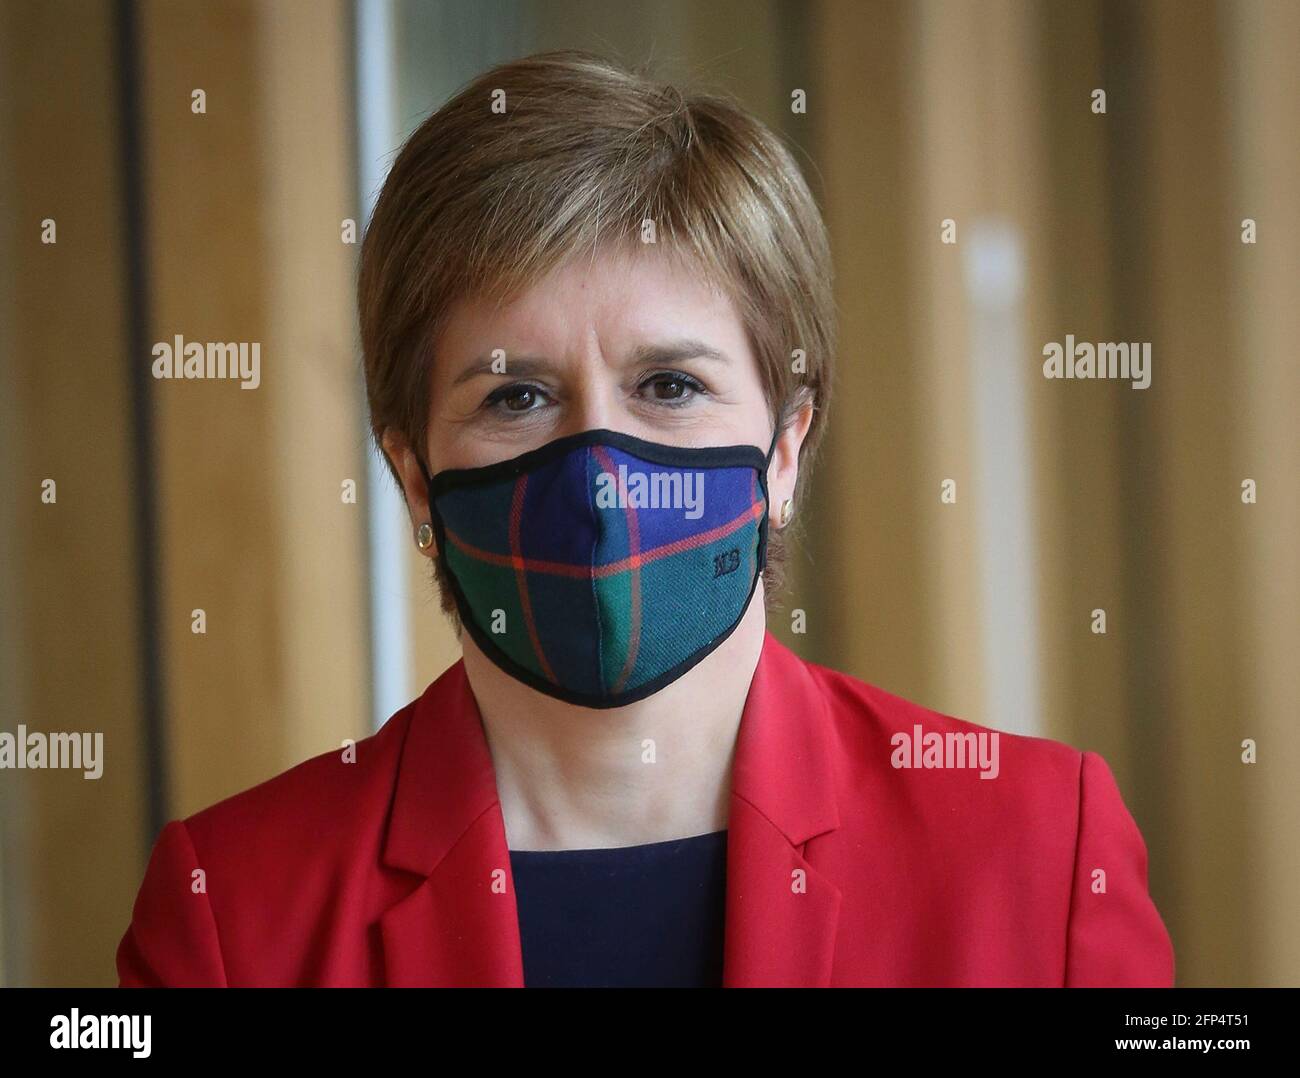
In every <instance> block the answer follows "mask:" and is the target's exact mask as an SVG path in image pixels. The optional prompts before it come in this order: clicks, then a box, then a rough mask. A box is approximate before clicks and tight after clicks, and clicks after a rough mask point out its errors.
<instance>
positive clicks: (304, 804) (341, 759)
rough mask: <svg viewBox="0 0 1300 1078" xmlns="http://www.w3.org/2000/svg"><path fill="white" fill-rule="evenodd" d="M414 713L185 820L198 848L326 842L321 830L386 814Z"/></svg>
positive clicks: (405, 713)
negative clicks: (306, 838)
mask: <svg viewBox="0 0 1300 1078" xmlns="http://www.w3.org/2000/svg"><path fill="white" fill-rule="evenodd" d="M414 706H415V704H414V702H413V703H410V704H407V705H406V706H405V707H403V708H402V709H401V710H400V711H398V712H396V713H394V714H393V715H392V717H391V718H389V719H388V720H387V721H386V722H385V723H384V725H383V726H382V727H380V728H379V729H378V730H377V731H375V732H374V733H373V734H370V735H369V736H367V737H364V738H361V739H360V740H357V741H356V742H354V743H351V744H343V745H340V746H339V747H338V748H337V749H330V750H329V751H327V752H322V753H319V754H318V755H316V756H313V757H311V758H309V759H307V760H303V761H302V762H301V763H299V764H295V765H294V766H293V767H290V768H288V769H287V770H285V771H282V772H280V773H279V774H278V775H274V776H272V777H271V778H269V779H266V780H264V781H263V782H259V783H258V784H257V785H255V786H251V787H249V788H248V789H245V790H241V791H240V792H239V793H236V794H232V795H231V796H229V797H226V798H223V799H222V800H220V801H217V802H215V803H214V804H212V805H209V806H208V807H206V808H204V809H201V810H199V811H198V812H195V813H193V814H192V815H190V816H187V817H185V818H184V823H185V826H186V829H187V830H188V831H189V833H190V835H191V836H193V840H194V843H195V846H196V847H201V848H202V847H208V848H210V847H211V846H212V845H216V844H220V843H222V842H223V841H224V840H225V838H226V836H229V837H230V838H232V839H234V838H237V839H238V842H239V844H240V845H241V846H243V847H245V848H246V847H247V844H248V843H249V842H256V841H258V839H259V838H278V837H279V836H281V835H283V836H285V837H289V838H292V837H294V836H298V837H301V836H303V835H304V834H310V835H312V836H313V837H321V832H322V829H324V830H329V829H332V828H333V827H335V826H339V825H344V824H346V823H347V822H348V821H350V820H352V821H354V820H357V819H358V818H359V817H363V816H365V815H366V814H367V813H368V812H369V811H370V810H372V809H373V810H382V809H383V808H385V807H386V805H387V800H388V797H389V795H390V794H391V792H392V783H393V781H394V776H395V773H396V768H397V763H398V760H399V759H400V758H401V749H402V744H403V742H404V741H405V737H406V731H407V729H408V727H409V724H410V721H411V714H412V711H413V708H414ZM304 829H306V830H304ZM313 845H314V843H313Z"/></svg>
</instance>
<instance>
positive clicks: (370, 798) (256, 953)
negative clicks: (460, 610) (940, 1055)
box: [117, 633, 1174, 986]
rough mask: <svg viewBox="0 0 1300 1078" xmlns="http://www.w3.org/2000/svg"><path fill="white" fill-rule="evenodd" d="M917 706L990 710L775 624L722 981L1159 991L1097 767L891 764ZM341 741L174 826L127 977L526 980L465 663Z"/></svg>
mask: <svg viewBox="0 0 1300 1078" xmlns="http://www.w3.org/2000/svg"><path fill="white" fill-rule="evenodd" d="M916 726H920V727H922V729H923V731H924V732H937V733H941V734H942V733H949V732H952V733H962V732H966V733H971V732H978V731H980V730H982V729H983V728H982V727H978V726H975V725H973V724H971V723H967V722H963V721H961V720H959V719H954V718H949V717H947V716H944V715H940V714H937V713H935V712H933V711H929V710H927V709H925V708H923V707H919V706H918V705H916V704H912V703H909V702H907V701H906V700H902V699H899V698H898V697H895V696H891V695H889V694H888V693H885V692H882V691H881V690H880V689H877V688H874V687H872V686H870V685H867V684H864V683H863V682H861V681H857V680H855V679H854V678H851V677H848V676H847V675H845V674H840V673H836V672H835V671H833V670H828V669H826V668H824V667H821V666H817V665H814V664H812V663H808V662H805V661H803V660H802V659H800V658H798V657H797V656H796V655H795V654H794V653H793V652H791V651H790V650H789V649H787V648H786V647H784V646H783V645H782V644H781V643H780V642H779V641H778V640H777V639H776V638H775V637H773V636H772V635H771V634H770V633H769V634H767V637H766V639H765V642H764V646H763V651H762V656H761V658H760V661H759V664H758V668H757V670H756V672H755V675H754V680H753V684H752V686H751V689H750V693H749V697H748V700H747V702H746V704H745V710H744V714H743V717H742V719H741V724H740V729H739V733H738V737H737V743H736V753H735V763H734V770H733V773H732V791H731V802H730V806H731V808H730V817H729V819H728V822H727V828H728V842H727V891H726V931H725V937H724V939H725V950H724V983H725V984H726V985H727V986H757V985H795V986H850V985H905V986H908V985H910V986H945V985H956V986H964V985H995V986H1017V985H1034V986H1037V985H1044V986H1053V985H1054V986H1081V985H1092V986H1103V985H1153V986H1169V985H1172V983H1173V976H1174V969H1173V950H1172V947H1171V946H1170V941H1169V936H1168V934H1167V932H1166V931H1165V926H1164V924H1163V923H1162V922H1161V919H1160V915H1159V914H1158V913H1157V911H1156V908H1155V906H1154V905H1153V904H1152V901H1151V899H1150V897H1149V896H1148V894H1147V876H1146V868H1147V854H1146V847H1145V845H1144V844H1143V841H1142V837H1141V835H1140V834H1139V832H1138V829H1137V827H1136V826H1135V824H1134V822H1133V819H1132V817H1131V816H1130V815H1129V813H1128V810H1127V809H1126V808H1125V806H1124V802H1123V801H1122V799H1121V798H1120V794H1119V790H1118V789H1117V788H1116V785H1115V780H1114V778H1113V777H1112V775H1111V772H1110V769H1109V768H1108V767H1107V766H1106V763H1105V761H1104V760H1103V759H1102V758H1101V757H1100V756H1098V755H1096V754H1095V753H1091V752H1083V753H1081V752H1078V751H1077V750H1075V749H1072V748H1068V747H1067V746H1065V745H1062V744H1059V743H1057V742H1054V741H1048V740H1044V739H1042V738H1034V737H1022V736H1015V735H1011V734H1001V735H1000V739H999V757H1000V759H999V774H998V776H997V778H995V779H982V778H981V777H980V773H979V771H978V770H973V769H952V768H950V769H947V770H941V769H924V768H920V769H901V768H896V767H895V766H894V765H893V763H892V762H891V760H893V759H894V758H895V757H896V755H897V753H896V750H895V747H894V745H893V744H892V743H891V735H893V734H895V733H903V734H911V733H912V732H913V731H914V728H915V727H916ZM343 755H344V754H343V753H342V751H333V752H328V753H325V754H323V755H321V756H317V757H315V758H313V759H311V760H307V761H306V762H305V763H302V764H299V765H298V766H297V767H294V768H292V769H291V770H289V771H286V772H285V773H284V774H282V775H279V776H277V777H275V778H273V779H271V780H269V781H268V782H264V783H262V784H261V785H260V786H256V787H254V788H252V789H251V790H246V791H245V792H243V793H240V794H238V795H236V796H234V797H231V798H228V799H227V800H225V801H222V802H220V803H218V804H216V805H213V806H211V807H210V808H207V809H204V810H203V811H202V812H199V813H196V814H195V815H193V816H190V817H188V818H186V819H184V820H173V821H171V822H170V823H168V824H167V826H166V827H164V828H163V830H162V832H161V833H160V834H159V836H158V840H157V843H156V844H155V846H154V849H153V853H152V856H151V857H150V860H149V866H148V869H147V871H146V873H145V877H144V882H143V884H142V885H141V887H140V893H139V896H138V897H137V899H136V903H135V909H134V913H133V919H132V922H131V925H130V927H129V928H128V929H127V931H126V934H125V936H123V938H122V941H121V944H120V946H119V947H118V951H117V969H118V974H119V978H120V984H121V985H122V986H140V985H173V986H180V985H229V986H236V985H263V986H265V985H318V986H331V985H333V986H338V985H446V986H457V985H466V986H470V985H503V986H520V985H522V984H523V966H522V963H521V959H520V945H519V926H518V919H517V916H516V910H515V899H514V888H513V882H512V881H511V879H510V857H509V853H508V850H507V846H506V838H505V828H504V825H503V821H502V816H501V809H500V804H499V802H498V798H497V791H496V783H495V779H494V776H493V769H492V760H491V756H490V754H489V752H488V748H487V742H486V741H485V739H484V735H483V731H482V726H481V722H480V719H479V715H478V709H477V706H476V705H475V702H474V698H473V696H472V695H471V693H470V688H469V683H468V681H467V680H466V677H465V670H464V664H463V663H462V662H457V663H456V664H455V665H454V666H452V667H451V668H450V669H449V670H447V672H446V673H444V674H443V675H442V676H441V677H439V678H438V680H437V681H435V682H434V683H433V684H432V685H430V686H429V687H428V689H427V690H426V691H425V692H424V694H423V695H422V696H421V697H420V698H419V699H418V700H416V701H414V702H413V703H411V704H409V705H408V706H407V707H405V708H403V709H402V710H401V711H399V712H398V713H397V714H396V715H394V716H393V717H392V718H391V719H389V720H388V722H386V723H385V724H384V726H383V728H382V729H380V730H379V731H378V732H377V733H376V734H374V735H373V736H371V737H368V738H366V739H365V740H363V741H360V742H358V743H357V745H356V760H355V762H351V763H348V762H344V760H343ZM196 869H202V870H203V875H202V877H199V876H197V875H196V874H195V870H196ZM1097 869H1101V870H1104V873H1105V887H1104V892H1103V891H1102V890H1101V889H1100V888H1099V887H1098V886H1096V885H1095V884H1094V879H1095V878H1099V877H1096V875H1095V870H1097ZM494 876H495V880H496V883H495V885H494ZM200 878H202V879H203V880H204V881H205V883H206V887H202V886H199V885H198V884H197V883H194V882H192V881H195V880H198V879H200Z"/></svg>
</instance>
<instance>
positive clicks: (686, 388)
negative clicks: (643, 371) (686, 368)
mask: <svg viewBox="0 0 1300 1078" xmlns="http://www.w3.org/2000/svg"><path fill="white" fill-rule="evenodd" d="M637 388H638V389H640V390H642V391H645V390H647V389H648V390H649V391H650V399H651V400H653V401H655V402H657V403H659V404H666V405H668V406H669V407H672V406H674V405H680V404H685V403H686V402H687V401H688V400H690V399H691V398H692V397H694V396H695V394H697V393H704V392H705V389H704V385H703V384H702V383H701V382H700V381H699V380H698V379H696V378H692V377H691V376H690V375H689V374H683V373H682V372H681V371H656V372H655V373H654V374H652V375H650V376H649V377H648V378H646V379H645V380H644V381H643V382H642V383H641V384H640V385H639V386H638V387H637Z"/></svg>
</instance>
